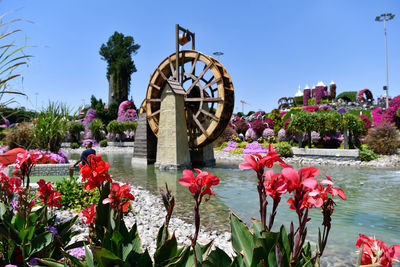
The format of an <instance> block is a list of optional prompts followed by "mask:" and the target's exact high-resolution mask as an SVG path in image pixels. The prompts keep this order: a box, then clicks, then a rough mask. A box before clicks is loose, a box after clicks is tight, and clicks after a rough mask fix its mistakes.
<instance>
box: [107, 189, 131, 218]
mask: <svg viewBox="0 0 400 267" xmlns="http://www.w3.org/2000/svg"><path fill="white" fill-rule="evenodd" d="M130 191H131V187H130V186H129V184H125V185H123V186H120V185H119V183H111V188H110V194H109V195H108V198H106V199H104V200H103V204H108V203H110V204H111V208H113V209H115V210H117V211H118V212H121V211H122V212H127V211H128V208H129V204H130V202H129V201H130V200H134V199H135V197H134V196H133V195H132V194H131V193H130Z"/></svg>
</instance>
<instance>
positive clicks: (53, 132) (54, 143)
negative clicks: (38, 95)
mask: <svg viewBox="0 0 400 267" xmlns="http://www.w3.org/2000/svg"><path fill="white" fill-rule="evenodd" d="M68 113H69V110H68V108H67V107H66V105H65V104H61V103H56V102H50V103H49V105H48V106H47V108H46V109H45V110H43V111H41V112H40V113H39V114H38V119H37V123H36V124H35V125H34V134H35V138H36V140H37V143H38V148H40V149H43V150H47V151H51V152H53V153H58V151H59V150H60V148H61V142H62V141H63V139H64V137H65V135H66V131H67V122H68V120H67V116H68Z"/></svg>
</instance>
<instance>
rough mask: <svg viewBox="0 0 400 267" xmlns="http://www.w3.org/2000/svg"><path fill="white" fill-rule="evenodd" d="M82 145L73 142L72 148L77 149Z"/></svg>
mask: <svg viewBox="0 0 400 267" xmlns="http://www.w3.org/2000/svg"><path fill="white" fill-rule="evenodd" d="M79 147H80V146H79V144H78V143H71V148H72V149H77V148H79Z"/></svg>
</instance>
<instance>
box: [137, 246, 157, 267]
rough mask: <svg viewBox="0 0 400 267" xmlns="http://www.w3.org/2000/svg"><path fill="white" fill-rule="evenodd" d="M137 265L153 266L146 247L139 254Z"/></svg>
mask: <svg viewBox="0 0 400 267" xmlns="http://www.w3.org/2000/svg"><path fill="white" fill-rule="evenodd" d="M138 266H143V267H147V266H149V267H152V266H153V261H152V260H151V257H150V254H149V251H148V250H147V249H146V250H145V252H144V253H143V254H142V255H141V257H140V260H139V264H138Z"/></svg>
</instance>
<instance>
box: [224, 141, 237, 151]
mask: <svg viewBox="0 0 400 267" xmlns="http://www.w3.org/2000/svg"><path fill="white" fill-rule="evenodd" d="M236 147H237V143H236V142H235V141H229V142H228V143H227V146H226V147H225V148H223V149H222V151H225V152H228V151H231V150H235V149H236Z"/></svg>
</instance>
